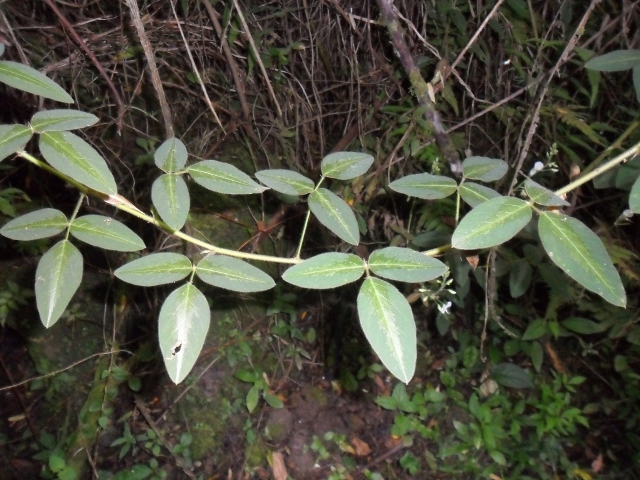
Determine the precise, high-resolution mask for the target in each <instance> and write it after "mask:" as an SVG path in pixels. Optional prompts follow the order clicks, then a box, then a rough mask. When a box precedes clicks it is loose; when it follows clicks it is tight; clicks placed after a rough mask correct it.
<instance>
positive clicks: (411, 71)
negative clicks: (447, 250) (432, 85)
mask: <svg viewBox="0 0 640 480" xmlns="http://www.w3.org/2000/svg"><path fill="white" fill-rule="evenodd" d="M376 2H377V4H378V7H379V8H380V11H381V13H382V18H383V19H384V23H385V24H386V26H387V30H388V32H389V35H390V36H391V43H392V44H393V47H394V48H395V50H396V53H397V54H398V57H399V58H400V62H401V63H402V66H403V67H404V69H405V71H406V72H407V75H408V76H409V81H410V82H411V86H412V87H413V90H414V94H415V96H416V98H417V100H418V103H420V105H422V106H423V107H424V108H425V118H426V119H427V121H428V122H429V124H431V126H432V128H433V136H434V137H435V139H436V143H437V144H438V147H439V148H440V150H441V151H442V154H443V155H444V157H445V159H446V160H447V162H448V163H449V167H450V168H451V172H452V173H454V174H455V175H459V174H460V173H462V165H461V163H460V157H459V155H458V152H456V150H455V148H454V147H453V144H452V143H451V140H450V139H449V137H448V136H447V133H446V130H445V128H444V126H443V125H442V121H441V119H440V114H439V113H438V112H437V111H436V108H435V105H434V104H433V102H432V101H431V99H430V98H429V87H428V84H427V82H425V80H424V78H422V74H421V73H420V70H419V69H418V66H417V65H416V62H415V61H414V59H413V57H412V56H411V52H410V51H409V47H408V46H407V43H406V42H405V39H404V35H403V33H402V29H401V27H400V23H399V21H398V11H397V10H396V7H395V5H394V4H393V0H376Z"/></svg>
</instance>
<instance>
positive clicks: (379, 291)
mask: <svg viewBox="0 0 640 480" xmlns="http://www.w3.org/2000/svg"><path fill="white" fill-rule="evenodd" d="M357 303H358V317H359V319H360V325H361V326H362V330H363V331H364V334H365V336H366V338H367V340H368V341H369V344H370V345H371V347H372V348H373V350H374V351H375V352H376V354H377V355H378V357H380V361H381V362H382V363H383V364H384V366H385V367H387V369H388V370H389V371H390V372H391V373H392V374H393V375H394V376H395V377H397V378H398V379H399V380H401V381H403V382H404V383H409V381H410V380H411V378H412V377H413V374H414V372H415V367H416V359H417V337H416V324H415V321H414V319H413V313H412V312H411V307H410V306H409V303H408V302H407V300H406V299H405V298H404V296H403V295H402V294H401V293H400V292H399V291H398V289H396V288H395V287H394V286H393V285H391V284H390V283H387V282H385V281H384V280H380V279H378V278H367V279H366V280H365V281H364V282H363V284H362V287H361V288H360V292H359V293H358V301H357Z"/></svg>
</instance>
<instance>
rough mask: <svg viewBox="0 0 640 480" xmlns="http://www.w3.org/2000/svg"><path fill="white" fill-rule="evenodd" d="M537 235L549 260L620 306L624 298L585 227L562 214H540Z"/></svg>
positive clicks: (607, 260) (612, 270) (611, 268)
mask: <svg viewBox="0 0 640 480" xmlns="http://www.w3.org/2000/svg"><path fill="white" fill-rule="evenodd" d="M538 232H539V233H540V239H541V240H542V245H543V247H544V249H545V250H546V251H547V254H548V255H549V258H551V260H552V261H553V263H555V264H556V265H557V266H558V267H560V268H561V269H562V270H563V271H564V272H565V273H566V274H567V275H569V276H570V277H571V278H573V279H574V280H575V281H576V282H578V283H579V284H581V285H582V286H584V287H585V288H587V289H588V290H591V291H592V292H595V293H597V294H598V295H600V296H601V297H602V298H604V299H605V300H607V301H608V302H610V303H612V304H613V305H617V306H619V307H624V306H626V304H627V295H626V293H625V291H624V287H623V286H622V281H621V280H620V275H619V274H618V272H617V271H616V269H615V268H614V266H613V263H612V262H611V259H610V258H609V254H608V253H607V251H606V249H605V248H604V245H603V244H602V240H600V239H599V238H598V236H597V235H596V234H595V233H593V232H592V231H591V230H590V229H589V228H587V226H586V225H584V224H583V223H582V222H580V221H579V220H576V219H575V218H571V217H568V216H566V215H562V214H558V213H553V212H543V213H541V214H540V222H539V224H538Z"/></svg>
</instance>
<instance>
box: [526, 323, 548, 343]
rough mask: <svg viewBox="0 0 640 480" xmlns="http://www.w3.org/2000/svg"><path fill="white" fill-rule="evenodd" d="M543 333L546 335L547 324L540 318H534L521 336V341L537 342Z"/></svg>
mask: <svg viewBox="0 0 640 480" xmlns="http://www.w3.org/2000/svg"><path fill="white" fill-rule="evenodd" d="M545 333H547V322H545V321H544V320H543V319H542V318H536V319H535V320H534V321H533V322H531V323H530V324H529V325H528V326H527V329H526V330H525V331H524V334H523V335H522V340H524V341H528V340H537V339H538V338H540V337H542V336H543V335H544V334H545Z"/></svg>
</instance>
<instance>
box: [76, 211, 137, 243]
mask: <svg viewBox="0 0 640 480" xmlns="http://www.w3.org/2000/svg"><path fill="white" fill-rule="evenodd" d="M69 230H70V232H71V234H72V235H73V236H74V237H76V238H77V239H78V240H82V241H83V242H85V243H88V244H89V245H93V246H94V247H99V248H104V249H105V250H115V251H118V252H137V251H139V250H142V249H143V248H145V244H144V242H143V241H142V239H141V238H140V237H139V236H138V234H137V233H135V232H134V231H133V230H131V229H130V228H129V227H127V226H126V225H125V224H123V223H121V222H119V221H118V220H115V219H113V218H109V217H105V216H103V215H84V216H82V217H78V218H76V219H75V220H74V221H73V223H72V224H71V227H70V228H69Z"/></svg>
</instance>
